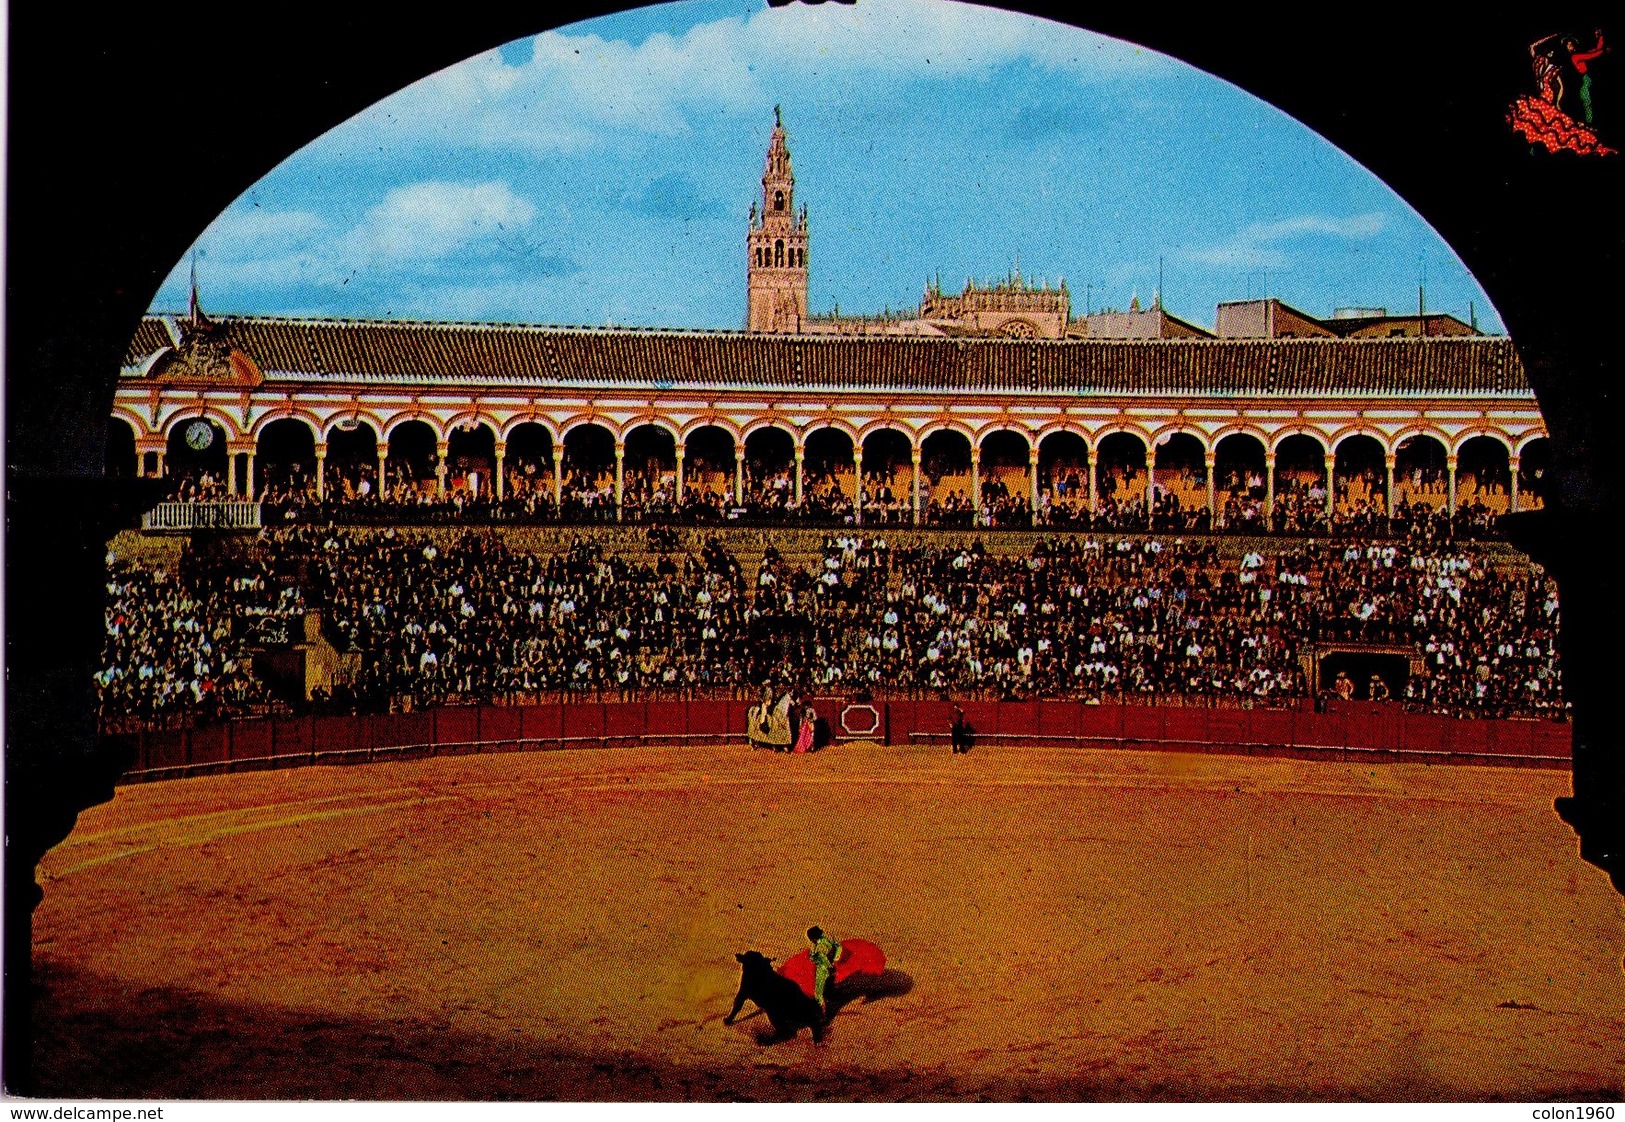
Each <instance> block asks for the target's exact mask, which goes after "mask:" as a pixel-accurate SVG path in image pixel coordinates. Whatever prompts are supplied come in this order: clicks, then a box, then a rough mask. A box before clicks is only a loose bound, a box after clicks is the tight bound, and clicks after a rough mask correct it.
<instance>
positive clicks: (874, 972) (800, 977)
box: [779, 939, 886, 997]
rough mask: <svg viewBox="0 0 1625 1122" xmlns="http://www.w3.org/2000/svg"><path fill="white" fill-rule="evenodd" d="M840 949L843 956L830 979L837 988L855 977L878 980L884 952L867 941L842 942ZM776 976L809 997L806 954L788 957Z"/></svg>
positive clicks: (809, 964) (809, 957)
mask: <svg viewBox="0 0 1625 1122" xmlns="http://www.w3.org/2000/svg"><path fill="white" fill-rule="evenodd" d="M841 950H842V951H843V952H844V953H843V954H842V955H841V957H840V958H839V959H838V960H836V963H835V977H834V979H833V981H834V983H835V984H836V985H837V986H838V985H840V984H841V983H842V982H844V981H846V980H847V979H848V978H851V977H853V976H854V975H858V974H864V975H871V976H873V977H876V978H878V977H879V976H880V975H881V974H882V973H883V972H884V971H885V969H886V954H885V952H884V951H882V950H881V949H880V948H879V947H877V946H875V945H874V944H873V943H871V942H869V940H867V939H846V940H844V941H842V943H841ZM779 973H780V974H783V975H784V976H785V977H786V978H789V979H790V980H791V981H792V982H794V983H795V984H796V985H798V986H800V987H801V989H802V992H803V993H805V994H806V995H807V996H808V997H811V996H812V995H813V964H812V955H811V954H810V953H809V952H807V951H800V952H798V953H796V954H794V955H791V956H790V957H789V958H788V959H786V960H785V961H784V965H782V966H780V967H779Z"/></svg>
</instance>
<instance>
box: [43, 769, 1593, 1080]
mask: <svg viewBox="0 0 1625 1122" xmlns="http://www.w3.org/2000/svg"><path fill="white" fill-rule="evenodd" d="M1567 786H1568V776H1567V774H1566V773H1563V772H1553V771H1517V770H1510V769H1480V768H1442V767H1435V768H1428V767H1423V766H1419V765H1416V766H1412V765H1404V766H1392V765H1391V766H1377V767H1369V766H1368V767H1359V766H1356V765H1343V764H1328V763H1310V762H1303V761H1295V760H1249V759H1244V758H1232V757H1220V756H1195V755H1178V754H1158V753H1132V752H1086V751H1078V750H1074V749H1055V750H1051V749H1006V748H994V747H984V748H978V749H977V750H976V751H975V752H974V753H972V754H971V755H969V756H965V757H958V756H953V755H951V754H949V753H948V752H947V751H946V750H942V749H937V750H932V751H929V752H927V751H923V750H908V749H888V748H876V747H871V746H840V747H837V748H834V749H832V750H830V751H828V752H825V753H822V754H820V755H816V756H804V757H795V756H783V755H773V754H768V753H755V754H752V753H749V752H747V751H745V750H744V749H738V748H736V749H726V750H724V749H641V750H624V751H606V752H560V753H548V754H534V755H493V756H475V757H462V758H455V759H438V760H425V761H419V762H402V763H388V764H376V765H371V766H362V767H351V768H328V767H322V768H305V769H299V770H293V771H282V772H266V773H258V774H246V775H234V776H221V777H212V778H206V779H195V780H183V781H174V782H168V783H159V784H151V785H145V786H136V787H130V788H124V789H121V790H120V792H119V794H118V797H117V798H116V799H115V800H114V801H113V802H112V803H111V804H109V805H107V806H103V807H99V808H96V809H94V810H92V811H90V812H88V813H86V814H85V815H84V816H83V817H82V818H81V819H80V823H79V827H78V829H77V830H76V831H75V833H74V834H73V836H72V837H71V838H69V839H68V841H67V842H66V843H64V844H63V845H62V846H61V847H59V848H58V849H57V850H55V851H54V852H52V853H51V854H50V855H48V857H47V859H46V862H45V877H44V884H45V902H44V904H43V905H42V906H41V908H40V910H39V912H38V914H37V917H36V921H35V932H36V943H35V945H36V951H35V958H36V962H37V964H38V968H39V969H38V973H37V977H38V980H39V981H40V983H41V985H42V987H43V988H42V990H41V996H40V1007H39V1013H38V1024H39V1044H38V1048H37V1053H36V1055H37V1071H38V1073H39V1076H40V1082H41V1089H42V1092H43V1093H45V1094H48V1095H58V1096H74V1097H78V1096H88V1095H101V1096H120V1097H123V1096H132V1097H134V1096H154V1097H164V1098H171V1097H175V1098H193V1097H197V1098H296V1099H297V1098H312V1097H320V1098H436V1099H441V1098H445V1099H462V1098H470V1099H487V1098H497V1099H505V1098H518V1099H551V1098H564V1099H730V1098H761V1099H819V1098H826V1099H827V1098H834V1099H888V1100H889V1099H974V1098H996V1099H1016V1098H1043V1099H1054V1098H1113V1099H1123V1098H1190V1099H1235V1098H1240V1099H1253V1098H1266V1099H1270V1098H1315V1099H1321V1098H1333V1099H1342V1098H1362V1099H1365V1098H1369V1099H1429V1098H1444V1099H1481V1098H1515V1099H1522V1100H1546V1099H1557V1100H1561V1099H1572V1098H1577V1097H1583V1098H1618V1097H1619V1096H1620V1094H1621V1089H1622V1086H1625V1044H1622V1041H1625V976H1622V973H1621V966H1620V957H1621V954H1622V953H1625V913H1622V909H1621V901H1620V900H1619V898H1618V897H1616V896H1615V895H1614V894H1613V893H1612V891H1611V890H1610V888H1609V885H1608V883H1607V880H1606V878H1605V877H1604V876H1603V875H1602V874H1601V873H1599V872H1597V871H1596V870H1594V869H1592V868H1591V867H1589V866H1587V865H1585V864H1583V863H1582V862H1581V861H1580V860H1579V858H1578V856H1577V854H1576V845H1575V841H1574V837H1573V835H1572V833H1571V832H1570V831H1569V830H1568V829H1567V828H1566V827H1565V826H1564V825H1563V824H1562V823H1561V822H1560V821H1559V820H1558V819H1557V818H1556V816H1555V815H1554V814H1553V813H1552V810H1551V800H1552V798H1553V796H1555V795H1558V794H1562V793H1565V791H1566V789H1567ZM811 923H819V924H822V925H823V926H824V927H825V928H827V929H828V930H829V931H830V932H831V933H832V934H833V935H835V936H836V937H837V938H840V937H843V936H849V935H850V936H862V937H864V938H868V939H872V940H874V941H875V942H878V943H879V944H880V945H881V946H882V947H883V948H885V950H886V952H887V955H888V957H889V960H890V965H891V966H892V967H893V969H892V970H891V971H890V972H889V973H888V975H887V976H886V977H885V978H884V979H883V980H882V984H881V986H880V987H879V989H878V991H877V992H876V993H874V994H872V995H871V996H870V998H869V999H868V1000H854V1001H851V1002H849V1003H848V1004H846V1005H845V1006H844V1007H843V1008H842V1009H841V1010H840V1012H839V1014H838V1015H837V1016H836V1018H835V1020H834V1023H833V1026H832V1029H831V1032H830V1034H829V1038H828V1042H827V1044H826V1045H824V1046H814V1045H813V1044H812V1042H811V1038H810V1037H809V1035H808V1034H807V1033H805V1032H803V1033H801V1034H800V1035H799V1036H798V1037H796V1038H795V1039H793V1040H789V1041H785V1042H782V1043H777V1044H763V1043H760V1042H759V1041H758V1039H757V1034H758V1033H765V1032H766V1030H767V1026H766V1021H765V1018H764V1017H761V1016H755V1017H752V1018H748V1019H744V1020H742V1021H740V1022H739V1023H738V1024H736V1025H734V1026H732V1027H727V1026H724V1025H723V1024H722V1017H723V1015H724V1014H725V1013H726V1012H727V1011H728V1007H729V1004H730V1002H731V1000H732V997H733V993H734V989H735V986H736V985H737V980H738V972H737V966H736V964H735V962H734V958H733V956H734V953H735V952H736V951H740V950H744V949H747V948H756V949H759V950H761V951H763V952H764V953H766V954H769V955H774V956H777V957H781V958H782V957H783V956H786V955H788V954H790V953H792V952H794V951H795V950H796V949H798V948H799V947H800V946H801V945H803V941H802V932H803V931H804V930H805V928H806V927H807V926H808V925H809V924H811ZM749 1008H754V1007H749Z"/></svg>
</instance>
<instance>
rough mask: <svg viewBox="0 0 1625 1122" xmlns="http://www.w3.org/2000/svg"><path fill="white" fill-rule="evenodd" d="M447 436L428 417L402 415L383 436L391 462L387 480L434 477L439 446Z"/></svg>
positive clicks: (422, 479) (401, 480) (427, 478)
mask: <svg viewBox="0 0 1625 1122" xmlns="http://www.w3.org/2000/svg"><path fill="white" fill-rule="evenodd" d="M444 440H445V437H444V436H442V435H441V434H440V430H439V429H438V428H437V427H436V426H435V425H434V424H433V423H432V422H430V421H429V420H428V419H427V418H425V417H416V416H402V417H399V418H397V419H396V420H395V422H394V423H392V424H391V425H390V426H389V428H388V430H387V431H386V433H385V436H384V448H385V458H386V459H387V460H388V462H389V464H390V468H391V470H390V473H389V480H388V482H389V483H390V484H391V485H392V486H393V485H394V484H396V483H398V482H404V483H409V484H410V483H423V482H425V481H427V480H430V479H433V478H434V477H435V468H436V466H437V465H438V464H439V462H440V454H439V446H440V444H441V443H442V442H444Z"/></svg>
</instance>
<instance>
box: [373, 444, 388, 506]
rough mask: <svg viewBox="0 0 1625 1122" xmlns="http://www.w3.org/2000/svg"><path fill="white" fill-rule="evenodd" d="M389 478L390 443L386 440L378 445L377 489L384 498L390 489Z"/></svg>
mask: <svg viewBox="0 0 1625 1122" xmlns="http://www.w3.org/2000/svg"><path fill="white" fill-rule="evenodd" d="M388 479H389V443H388V441H385V442H384V443H383V444H380V445H379V446H378V486H377V487H376V488H375V490H376V491H377V493H378V497H379V498H380V499H382V498H383V497H384V495H385V493H386V492H387V490H388V486H389V485H388V482H387V481H388Z"/></svg>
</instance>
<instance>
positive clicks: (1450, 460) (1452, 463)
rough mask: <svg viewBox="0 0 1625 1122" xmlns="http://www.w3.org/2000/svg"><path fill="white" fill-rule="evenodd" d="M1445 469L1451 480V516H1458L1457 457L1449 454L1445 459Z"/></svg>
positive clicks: (1449, 508)
mask: <svg viewBox="0 0 1625 1122" xmlns="http://www.w3.org/2000/svg"><path fill="white" fill-rule="evenodd" d="M1444 470H1445V474H1446V476H1447V477H1448V478H1449V481H1450V494H1449V498H1448V502H1449V504H1450V505H1449V507H1448V508H1447V509H1448V510H1449V512H1450V516H1451V517H1452V518H1454V517H1455V516H1456V457H1454V456H1447V457H1445V461H1444Z"/></svg>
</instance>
